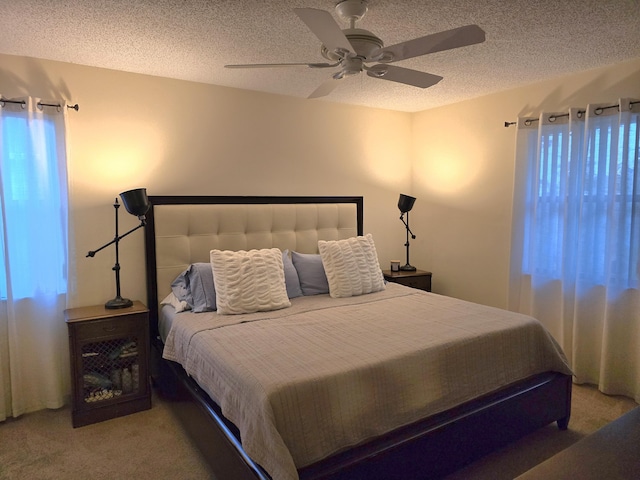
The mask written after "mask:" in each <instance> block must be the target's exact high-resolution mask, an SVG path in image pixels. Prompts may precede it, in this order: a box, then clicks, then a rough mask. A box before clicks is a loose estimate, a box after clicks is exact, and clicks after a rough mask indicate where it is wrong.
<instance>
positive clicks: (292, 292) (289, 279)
mask: <svg viewBox="0 0 640 480" xmlns="http://www.w3.org/2000/svg"><path fill="white" fill-rule="evenodd" d="M282 264H283V265H284V282H285V284H286V286H287V296H288V297H289V298H296V297H301V296H302V289H301V288H300V278H298V272H297V271H296V267H294V266H293V262H292V261H291V257H289V250H285V251H284V252H282Z"/></svg>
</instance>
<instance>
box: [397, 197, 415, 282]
mask: <svg viewBox="0 0 640 480" xmlns="http://www.w3.org/2000/svg"><path fill="white" fill-rule="evenodd" d="M415 201H416V199H415V197H410V196H409V195H404V194H402V193H401V194H400V198H399V199H398V208H399V209H400V213H401V215H400V220H402V223H404V226H405V227H407V242H406V243H405V244H404V246H405V247H407V264H406V265H403V266H402V267H400V270H402V271H403V272H415V271H416V267H413V266H411V264H410V263H409V234H411V238H412V239H414V240H415V238H416V236H415V235H414V234H413V232H412V231H411V229H410V228H409V211H411V209H412V208H413V204H414V203H415ZM405 213H406V214H407V221H406V222H405V220H404V214H405Z"/></svg>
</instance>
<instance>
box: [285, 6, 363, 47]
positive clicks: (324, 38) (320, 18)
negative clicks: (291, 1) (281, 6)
mask: <svg viewBox="0 0 640 480" xmlns="http://www.w3.org/2000/svg"><path fill="white" fill-rule="evenodd" d="M293 11H294V12H295V13H296V15H298V17H300V20H302V21H303V22H304V23H305V24H306V25H307V27H309V30H311V31H312V32H313V34H314V35H315V36H316V37H318V38H319V39H320V41H321V42H322V44H323V45H324V46H325V47H326V48H327V50H329V51H330V52H335V51H336V50H341V51H345V52H353V51H354V50H353V46H352V45H351V43H350V42H349V40H348V39H347V37H345V35H344V33H342V30H341V29H340V26H339V25H338V24H337V23H336V21H335V20H334V19H333V17H332V16H331V14H330V13H329V12H327V11H325V10H318V9H317V8H294V9H293Z"/></svg>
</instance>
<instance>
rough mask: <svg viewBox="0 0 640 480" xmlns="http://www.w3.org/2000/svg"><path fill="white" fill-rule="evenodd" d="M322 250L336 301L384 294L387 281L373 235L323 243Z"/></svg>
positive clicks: (323, 263)
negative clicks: (380, 292)
mask: <svg viewBox="0 0 640 480" xmlns="http://www.w3.org/2000/svg"><path fill="white" fill-rule="evenodd" d="M318 250H320V257H321V258H322V265H323V266H324V271H325V273H326V275H327V280H328V281H329V294H330V295H331V296H332V297H334V298H340V297H353V296H357V295H364V294H366V293H373V292H378V291H380V290H384V277H383V276H382V270H381V269H380V264H379V263H378V254H377V252H376V246H375V244H374V243H373V236H372V235H371V234H370V233H369V234H367V235H365V236H364V237H352V238H348V239H346V240H330V241H325V240H319V241H318Z"/></svg>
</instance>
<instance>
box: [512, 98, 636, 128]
mask: <svg viewBox="0 0 640 480" xmlns="http://www.w3.org/2000/svg"><path fill="white" fill-rule="evenodd" d="M636 103H640V100H638V101H636V102H629V107H631V106H633V105H635V104H636ZM610 108H620V104H616V105H609V106H607V107H598V108H596V109H595V110H594V113H595V114H596V115H600V114H602V112H604V111H605V110H609V109H610ZM585 112H586V110H578V118H582V114H584V113H585ZM568 116H569V114H568V113H563V114H561V115H551V116H550V117H549V121H550V122H555V121H556V119H557V118H561V117H568ZM538 121H540V119H539V118H527V119H526V120H525V121H524V124H525V125H526V126H527V127H528V126H529V125H531V124H532V123H533V122H538ZM517 123H518V122H504V126H505V127H510V126H511V125H516V124H517Z"/></svg>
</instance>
